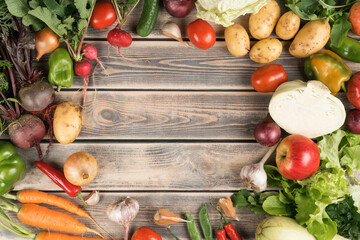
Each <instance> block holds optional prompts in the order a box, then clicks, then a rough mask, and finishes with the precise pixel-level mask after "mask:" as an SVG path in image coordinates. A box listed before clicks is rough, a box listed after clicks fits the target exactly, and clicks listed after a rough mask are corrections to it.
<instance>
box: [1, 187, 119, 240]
mask: <svg viewBox="0 0 360 240" xmlns="http://www.w3.org/2000/svg"><path fill="white" fill-rule="evenodd" d="M4 197H7V198H11V199H17V200H19V201H20V202H21V203H24V204H23V205H22V206H21V207H18V206H17V205H16V204H14V203H12V202H9V201H7V200H4V199H2V198H0V202H1V203H2V204H0V210H1V211H0V217H1V218H2V219H3V220H5V221H6V222H7V223H9V224H10V226H12V228H11V227H9V226H8V225H5V224H4V223H3V222H1V221H0V225H1V226H3V227H5V228H6V229H7V230H9V231H11V232H13V233H15V234H17V235H19V236H22V237H26V238H32V239H36V240H47V239H51V240H62V239H66V240H78V239H82V240H92V239H94V238H84V237H76V236H67V235H64V234H60V233H51V232H50V233H41V232H40V233H39V234H37V235H35V234H33V233H30V232H29V231H27V230H26V229H24V228H22V227H20V228H19V226H18V225H17V224H15V223H13V222H12V221H11V220H10V219H9V218H8V217H7V216H6V214H5V213H4V211H3V209H4V210H8V211H13V212H16V213H17V217H18V219H19V220H20V221H21V222H22V223H25V224H27V225H31V226H34V227H39V228H44V229H51V230H55V231H62V232H67V233H78V234H80V233H81V234H83V233H86V232H91V233H95V234H97V235H98V236H100V237H102V238H103V236H102V235H101V234H100V233H99V232H97V231H96V230H94V229H91V228H88V227H86V226H85V225H84V224H82V223H81V222H79V221H78V220H76V219H75V218H73V217H72V216H70V215H68V214H66V213H63V212H58V211H55V210H51V209H48V208H46V207H43V206H40V205H37V204H48V205H52V206H57V207H59V208H62V209H64V210H67V211H69V212H71V213H74V214H76V215H78V216H82V217H86V218H89V219H91V220H92V221H93V222H94V223H95V224H96V222H95V221H94V219H93V218H91V216H90V215H89V214H88V213H86V212H85V211H84V210H82V209H80V208H79V207H77V206H76V205H75V204H73V203H72V202H70V201H68V200H66V199H63V198H61V197H58V196H55V195H51V194H47V193H44V192H40V191H37V190H23V191H20V192H18V194H17V195H16V196H14V195H10V194H5V195H4ZM96 225H97V224H96ZM97 226H98V225H97ZM98 227H99V226H98ZM99 228H100V227H99ZM20 229H21V230H22V231H21V230H20ZM100 229H101V230H103V229H102V228H100ZM103 231H104V232H106V231H105V230H103ZM106 234H108V233H107V232H106ZM108 235H109V234H108ZM109 236H110V235H109ZM110 237H111V236H110ZM111 238H112V237H111ZM95 239H96V238H95Z"/></svg>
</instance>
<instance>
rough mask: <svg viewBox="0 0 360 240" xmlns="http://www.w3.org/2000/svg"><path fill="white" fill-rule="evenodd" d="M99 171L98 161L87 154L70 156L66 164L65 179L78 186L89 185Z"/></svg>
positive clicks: (78, 153) (81, 153)
mask: <svg viewBox="0 0 360 240" xmlns="http://www.w3.org/2000/svg"><path fill="white" fill-rule="evenodd" d="M97 171H98V165H97V161H96V159H95V158H94V157H93V156H92V155H90V154H89V153H86V152H77V153H74V154H72V155H70V156H69V157H68V158H67V159H66V161H65V164H64V175H65V178H66V179H67V180H68V181H69V182H70V183H72V184H74V185H76V186H84V185H86V184H89V183H90V182H91V181H92V180H94V178H95V177H96V174H97Z"/></svg>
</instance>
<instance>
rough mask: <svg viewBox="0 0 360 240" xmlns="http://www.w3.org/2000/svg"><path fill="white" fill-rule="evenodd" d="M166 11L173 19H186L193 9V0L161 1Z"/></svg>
mask: <svg viewBox="0 0 360 240" xmlns="http://www.w3.org/2000/svg"><path fill="white" fill-rule="evenodd" d="M163 3H164V6H165V9H166V11H167V12H168V13H169V14H170V15H171V16H173V17H177V18H183V17H186V16H187V15H188V14H189V13H190V12H191V10H192V9H193V8H194V6H195V3H194V0H163Z"/></svg>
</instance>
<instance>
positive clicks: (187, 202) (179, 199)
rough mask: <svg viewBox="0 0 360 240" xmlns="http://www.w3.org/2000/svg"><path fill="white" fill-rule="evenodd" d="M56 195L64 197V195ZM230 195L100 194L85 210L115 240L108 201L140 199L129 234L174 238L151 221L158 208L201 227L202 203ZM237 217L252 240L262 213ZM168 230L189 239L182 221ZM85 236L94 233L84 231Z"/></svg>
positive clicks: (1, 235) (118, 233) (0, 234)
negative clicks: (140, 231) (141, 230)
mask: <svg viewBox="0 0 360 240" xmlns="http://www.w3.org/2000/svg"><path fill="white" fill-rule="evenodd" d="M58 195H60V196H63V197H64V194H58ZM230 195H231V193H126V192H124V193H102V194H101V197H102V198H101V201H100V202H99V204H98V205H96V206H89V207H88V209H87V211H88V212H89V213H90V215H91V216H92V217H93V218H94V219H95V220H96V221H97V222H98V223H99V224H100V225H101V226H102V227H104V229H105V230H106V231H108V232H109V233H110V234H111V235H113V236H114V237H115V239H121V238H122V237H123V229H122V226H120V225H118V224H116V223H114V222H111V221H110V220H108V218H107V216H106V213H105V212H106V208H107V206H108V205H109V204H110V203H112V202H114V201H117V200H119V199H122V198H124V197H126V196H131V197H133V198H135V199H137V201H138V202H139V204H140V211H139V214H138V216H137V217H136V218H135V220H134V221H133V222H132V223H131V226H130V229H131V230H130V233H131V234H132V233H133V232H134V231H135V229H136V228H138V227H141V226H148V227H150V228H152V229H154V230H155V231H157V232H158V233H159V234H160V235H161V236H162V237H163V239H164V240H173V239H174V238H172V237H171V236H170V234H168V233H167V230H166V226H157V225H155V224H153V223H152V219H153V216H154V214H155V212H156V210H158V209H159V208H167V209H169V210H171V211H173V212H174V213H176V214H178V215H180V216H182V217H184V213H185V211H186V210H188V211H189V212H190V214H191V215H192V216H193V217H194V218H195V219H196V222H197V224H198V227H200V225H199V223H198V220H197V219H198V216H197V215H198V211H199V209H200V207H201V205H202V204H205V203H210V202H212V203H216V202H217V200H218V199H219V198H220V197H224V196H230ZM73 201H74V200H73ZM208 211H209V217H210V219H211V224H212V227H213V229H214V231H215V230H216V229H217V227H218V224H219V219H220V217H219V214H218V213H217V212H216V211H215V210H214V209H213V208H212V207H210V205H208ZM238 216H239V218H240V221H238V222H237V221H233V224H234V226H235V228H236V229H237V230H238V231H239V232H240V234H241V236H242V237H243V239H244V240H254V236H255V229H256V227H257V225H258V224H259V223H260V222H261V220H262V219H263V218H264V216H262V215H255V214H252V213H250V212H249V211H248V210H246V209H244V210H241V211H238ZM10 217H11V219H15V216H14V215H13V214H10ZM76 218H77V219H78V220H79V221H81V222H83V223H85V224H86V225H87V226H88V227H91V228H94V229H95V228H96V227H95V226H94V224H92V223H91V222H90V221H88V220H86V219H84V218H78V217H76ZM26 228H27V229H30V230H31V231H32V232H35V233H36V232H39V231H40V230H41V229H36V228H32V227H28V226H27V227H26ZM171 229H172V231H173V232H174V233H175V234H176V235H177V236H178V237H179V238H180V239H189V236H188V234H187V230H186V225H185V223H178V224H175V225H172V227H171ZM45 231H46V230H45ZM85 236H93V235H91V234H86V235H85ZM214 236H215V235H214ZM93 237H94V236H93ZM0 239H4V240H5V239H6V240H21V239H22V238H20V237H16V236H15V235H14V234H13V233H9V232H7V231H5V230H3V229H1V228H0Z"/></svg>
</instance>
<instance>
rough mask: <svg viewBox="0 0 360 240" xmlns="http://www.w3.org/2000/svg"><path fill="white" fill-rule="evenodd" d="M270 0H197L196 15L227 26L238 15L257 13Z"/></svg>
mask: <svg viewBox="0 0 360 240" xmlns="http://www.w3.org/2000/svg"><path fill="white" fill-rule="evenodd" d="M269 2H270V0H241V1H239V0H198V1H196V3H195V5H196V9H197V15H196V16H197V17H198V18H202V19H204V20H206V21H211V22H215V23H216V24H221V25H223V26H224V27H228V26H230V25H232V24H233V22H232V21H233V20H234V19H236V18H237V17H239V16H240V15H245V14H247V13H257V12H258V11H259V10H260V8H262V7H263V6H264V5H265V4H267V3H269Z"/></svg>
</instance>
